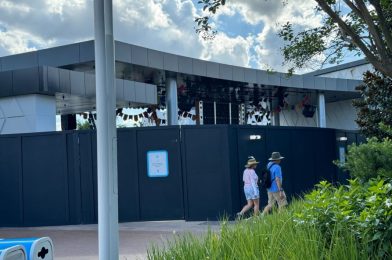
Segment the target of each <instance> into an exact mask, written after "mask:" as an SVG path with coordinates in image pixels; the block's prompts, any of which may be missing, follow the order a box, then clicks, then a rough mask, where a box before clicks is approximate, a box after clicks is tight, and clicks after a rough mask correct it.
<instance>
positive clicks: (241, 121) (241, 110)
mask: <svg viewBox="0 0 392 260" xmlns="http://www.w3.org/2000/svg"><path fill="white" fill-rule="evenodd" d="M238 106H239V109H238V111H239V120H238V123H239V124H240V125H245V124H246V122H245V104H241V105H238Z"/></svg>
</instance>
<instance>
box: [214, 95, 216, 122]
mask: <svg viewBox="0 0 392 260" xmlns="http://www.w3.org/2000/svg"><path fill="white" fill-rule="evenodd" d="M214 125H216V101H214Z"/></svg>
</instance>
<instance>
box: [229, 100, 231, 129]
mask: <svg viewBox="0 0 392 260" xmlns="http://www.w3.org/2000/svg"><path fill="white" fill-rule="evenodd" d="M229 124H230V125H231V102H229Z"/></svg>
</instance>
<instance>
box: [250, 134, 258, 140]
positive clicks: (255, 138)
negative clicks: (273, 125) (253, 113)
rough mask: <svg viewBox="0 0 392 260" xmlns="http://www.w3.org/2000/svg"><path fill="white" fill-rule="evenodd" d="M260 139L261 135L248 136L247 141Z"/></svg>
mask: <svg viewBox="0 0 392 260" xmlns="http://www.w3.org/2000/svg"><path fill="white" fill-rule="evenodd" d="M260 139H261V135H250V136H249V140H260Z"/></svg>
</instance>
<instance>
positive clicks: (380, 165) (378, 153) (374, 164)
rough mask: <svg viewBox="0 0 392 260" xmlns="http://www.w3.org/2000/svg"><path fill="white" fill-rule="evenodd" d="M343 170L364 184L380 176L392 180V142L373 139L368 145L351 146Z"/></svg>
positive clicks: (369, 140)
mask: <svg viewBox="0 0 392 260" xmlns="http://www.w3.org/2000/svg"><path fill="white" fill-rule="evenodd" d="M343 169H345V170H347V171H349V172H350V175H351V176H352V177H353V178H359V179H360V180H362V181H364V182H365V181H367V180H369V179H370V178H374V177H378V176H380V177H387V178H392V140H391V139H384V140H383V141H379V140H377V139H376V138H371V139H368V142H367V143H364V144H360V145H356V144H353V145H350V146H349V147H348V154H347V161H346V163H345V164H344V165H343Z"/></svg>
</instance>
